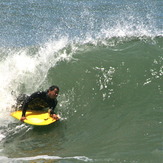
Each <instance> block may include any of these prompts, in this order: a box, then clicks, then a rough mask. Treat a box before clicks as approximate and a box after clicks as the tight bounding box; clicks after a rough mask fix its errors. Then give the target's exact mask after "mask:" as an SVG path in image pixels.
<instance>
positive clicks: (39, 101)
mask: <svg viewBox="0 0 163 163" xmlns="http://www.w3.org/2000/svg"><path fill="white" fill-rule="evenodd" d="M58 94H59V87H58V86H55V85H53V86H51V87H49V89H48V90H47V91H38V92H35V93H33V94H31V95H30V96H24V97H25V99H24V100H23V104H22V107H21V109H22V117H21V119H20V120H21V121H24V120H25V119H26V116H25V114H26V111H27V110H43V109H44V108H49V109H50V111H49V112H50V115H51V117H53V118H54V119H56V120H58V119H59V118H58V116H57V115H56V113H55V112H54V109H55V107H56V105H57V103H58V101H57V96H58ZM18 101H19V100H18Z"/></svg>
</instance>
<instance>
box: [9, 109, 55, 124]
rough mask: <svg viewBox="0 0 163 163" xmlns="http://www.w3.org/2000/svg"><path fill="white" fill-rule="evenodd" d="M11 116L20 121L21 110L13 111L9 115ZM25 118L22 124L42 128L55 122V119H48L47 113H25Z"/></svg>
mask: <svg viewBox="0 0 163 163" xmlns="http://www.w3.org/2000/svg"><path fill="white" fill-rule="evenodd" d="M11 116H12V117H14V118H16V119H18V120H20V118H21V116H22V111H21V110H19V111H15V112H13V113H11ZM26 118H27V119H26V120H24V122H25V123H28V124H30V125H38V126H44V125H49V124H51V123H54V122H56V120H55V119H53V118H52V117H50V115H49V113H48V112H41V111H27V112H26Z"/></svg>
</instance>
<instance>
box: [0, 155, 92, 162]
mask: <svg viewBox="0 0 163 163" xmlns="http://www.w3.org/2000/svg"><path fill="white" fill-rule="evenodd" d="M38 159H43V160H80V161H84V162H92V161H93V160H92V159H90V158H88V157H86V156H74V157H59V156H48V155H40V156H34V157H22V158H8V157H0V160H3V161H5V160H11V161H34V160H38Z"/></svg>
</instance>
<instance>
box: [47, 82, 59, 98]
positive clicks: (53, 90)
mask: <svg viewBox="0 0 163 163" xmlns="http://www.w3.org/2000/svg"><path fill="white" fill-rule="evenodd" d="M58 94H59V87H58V86H56V85H52V86H51V87H49V89H48V96H49V97H50V98H52V99H55V98H56V97H57V96H58Z"/></svg>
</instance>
